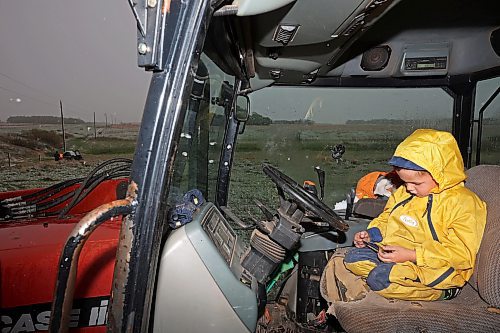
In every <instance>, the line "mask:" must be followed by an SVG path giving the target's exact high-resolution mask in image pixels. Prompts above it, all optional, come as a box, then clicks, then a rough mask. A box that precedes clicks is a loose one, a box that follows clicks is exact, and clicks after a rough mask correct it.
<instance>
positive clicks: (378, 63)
mask: <svg viewBox="0 0 500 333" xmlns="http://www.w3.org/2000/svg"><path fill="white" fill-rule="evenodd" d="M390 57H391V48H390V47H389V46H387V45H384V46H377V47H374V48H372V49H370V50H368V51H366V52H365V53H363V57H362V58H361V68H362V69H363V70H365V71H380V70H382V69H384V68H385V66H387V63H388V62H389V58H390Z"/></svg>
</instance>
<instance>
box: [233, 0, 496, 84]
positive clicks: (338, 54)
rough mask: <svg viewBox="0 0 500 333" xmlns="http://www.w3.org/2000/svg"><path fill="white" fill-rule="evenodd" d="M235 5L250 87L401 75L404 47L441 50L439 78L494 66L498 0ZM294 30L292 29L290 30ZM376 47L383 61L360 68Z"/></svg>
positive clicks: (280, 0)
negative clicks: (443, 63) (385, 52)
mask: <svg viewBox="0 0 500 333" xmlns="http://www.w3.org/2000/svg"><path fill="white" fill-rule="evenodd" d="M239 3H240V4H239V10H238V14H237V15H238V17H237V20H238V23H239V27H240V29H241V35H242V36H244V42H243V45H245V48H246V50H247V51H246V62H247V64H248V65H247V67H248V68H249V69H250V74H252V75H254V79H252V86H253V87H254V89H257V88H258V87H259V85H260V86H265V85H268V84H270V83H273V82H278V83H283V84H300V83H306V82H311V81H313V80H315V79H316V78H317V77H343V76H364V77H398V76H402V75H403V73H401V71H400V69H401V60H402V58H403V54H404V53H405V52H406V50H407V49H408V47H410V48H413V49H417V50H420V49H422V50H425V49H428V48H429V47H430V48H433V47H436V48H437V49H440V50H441V49H442V50H443V52H445V51H446V50H447V52H448V57H449V59H448V64H447V69H446V73H444V72H443V71H441V72H440V73H438V74H437V75H441V76H443V75H444V76H446V75H458V74H461V73H470V72H475V71H481V70H483V69H484V68H492V67H496V66H500V57H499V55H498V54H497V53H495V51H494V50H493V47H492V44H491V34H492V32H493V31H494V30H496V29H498V28H499V27H500V1H484V0H474V1H472V0H463V1H459V0H458V1H453V0H439V1H436V0H432V1H431V0H419V1H411V0H402V1H391V0H387V1H383V0H382V1H377V0H297V1H290V0H276V1H261V0H257V1H256V0H252V1H250V0H246V1H245V0H240V1H239ZM269 4H272V5H269ZM360 18H361V19H360ZM293 28H295V31H294V33H290V32H289V30H291V29H293ZM290 35H291V36H290ZM287 38H289V39H288V40H287ZM380 45H384V46H387V47H388V48H389V50H390V58H389V61H388V63H387V65H385V66H384V67H383V68H381V69H380V70H377V71H373V70H371V71H365V70H363V68H362V67H361V66H360V64H361V60H362V55H363V53H364V52H366V51H367V50H369V49H370V48H373V47H376V46H380ZM422 75H424V76H425V75H430V76H433V75H436V74H433V73H432V72H429V73H424V74H422Z"/></svg>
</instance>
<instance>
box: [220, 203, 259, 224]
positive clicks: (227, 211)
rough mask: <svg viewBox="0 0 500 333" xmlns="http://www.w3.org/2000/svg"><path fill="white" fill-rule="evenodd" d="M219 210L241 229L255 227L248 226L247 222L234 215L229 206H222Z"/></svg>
mask: <svg viewBox="0 0 500 333" xmlns="http://www.w3.org/2000/svg"><path fill="white" fill-rule="evenodd" d="M219 208H220V209H221V210H222V211H223V212H224V215H226V216H227V217H228V218H229V219H231V220H232V221H233V222H234V223H236V224H237V225H238V226H239V227H240V228H241V229H244V230H247V229H251V228H253V227H254V225H253V224H246V223H245V222H243V221H242V220H241V219H240V218H239V217H238V216H236V215H235V214H234V213H233V211H232V210H231V208H229V207H227V206H220V207H219Z"/></svg>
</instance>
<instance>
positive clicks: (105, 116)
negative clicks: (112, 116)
mask: <svg viewBox="0 0 500 333" xmlns="http://www.w3.org/2000/svg"><path fill="white" fill-rule="evenodd" d="M104 118H105V119H106V120H105V121H106V126H104V128H108V115H107V114H106V113H104Z"/></svg>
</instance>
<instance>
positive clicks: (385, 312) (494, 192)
mask: <svg viewBox="0 0 500 333" xmlns="http://www.w3.org/2000/svg"><path fill="white" fill-rule="evenodd" d="M467 174H468V179H467V181H466V186H467V187H468V188H470V189H471V190H472V191H474V192H475V193H476V194H477V195H478V196H479V197H480V198H481V199H482V200H484V201H485V202H486V204H487V207H488V208H487V209H488V215H487V221H486V229H485V232H484V236H483V240H482V242H481V246H480V249H479V252H478V255H477V262H476V270H475V272H474V275H473V276H472V278H471V280H470V281H469V282H470V285H469V284H467V285H465V287H464V288H463V290H462V292H461V293H460V294H459V295H458V296H457V297H456V298H454V299H452V300H449V301H435V302H414V301H402V300H388V299H385V298H383V297H381V296H379V295H377V294H375V293H374V292H370V293H368V295H367V296H366V297H365V298H364V299H362V300H361V301H356V302H339V303H335V305H334V311H335V314H336V316H337V319H338V320H339V322H340V324H341V325H342V327H343V328H344V329H345V331H346V332H349V333H358V332H370V333H373V332H391V333H392V332H405V333H411V332H415V333H416V332H419V333H420V332H426V333H431V332H432V333H434V332H443V333H444V332H478V333H486V332H500V313H499V312H498V310H499V308H500V261H499V259H498V257H499V255H500V242H499V238H500V237H499V236H500V195H498V191H499V189H500V166H498V165H480V166H476V167H473V168H471V169H469V170H468V171H467ZM478 292H479V293H478Z"/></svg>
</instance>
